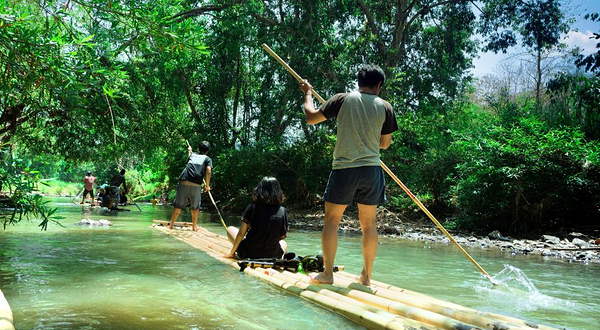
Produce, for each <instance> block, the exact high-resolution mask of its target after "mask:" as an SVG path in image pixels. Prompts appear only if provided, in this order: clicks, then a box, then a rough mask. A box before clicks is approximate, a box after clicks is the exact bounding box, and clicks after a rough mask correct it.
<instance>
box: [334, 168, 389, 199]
mask: <svg viewBox="0 0 600 330" xmlns="http://www.w3.org/2000/svg"><path fill="white" fill-rule="evenodd" d="M323 199H324V200H325V201H326V202H330V203H334V204H340V205H348V204H350V203H352V201H353V200H355V201H356V202H357V203H359V204H364V205H379V204H383V203H385V201H386V198H385V178H384V177H383V170H382V169H381V166H363V167H353V168H345V169H341V170H333V171H331V174H329V180H328V181H327V187H326V188H325V193H324V194H323Z"/></svg>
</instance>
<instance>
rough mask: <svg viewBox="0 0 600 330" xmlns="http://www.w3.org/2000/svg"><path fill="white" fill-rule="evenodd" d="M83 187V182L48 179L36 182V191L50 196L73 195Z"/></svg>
mask: <svg viewBox="0 0 600 330" xmlns="http://www.w3.org/2000/svg"><path fill="white" fill-rule="evenodd" d="M82 189H83V183H74V182H66V181H61V180H58V179H50V180H47V181H41V182H39V183H38V186H37V189H36V190H37V192H39V193H40V194H43V195H52V196H75V195H78V194H79V193H80V192H81V190H82Z"/></svg>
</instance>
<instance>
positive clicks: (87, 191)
mask: <svg viewBox="0 0 600 330" xmlns="http://www.w3.org/2000/svg"><path fill="white" fill-rule="evenodd" d="M88 194H90V196H91V197H92V198H94V189H92V190H87V189H84V190H83V198H85V196H87V195H88Z"/></svg>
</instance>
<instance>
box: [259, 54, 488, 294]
mask: <svg viewBox="0 0 600 330" xmlns="http://www.w3.org/2000/svg"><path fill="white" fill-rule="evenodd" d="M261 47H262V48H263V49H264V50H265V51H267V53H269V54H270V55H271V56H272V57H273V58H275V59H276V60H277V62H279V64H281V65H282V66H283V67H284V68H285V69H286V70H287V71H288V72H289V73H291V74H292V76H294V78H296V80H298V82H303V81H304V79H302V77H300V75H299V74H297V73H296V71H294V70H293V69H292V68H291V67H290V66H289V65H288V64H287V63H286V62H285V61H284V60H282V59H281V57H279V55H277V54H276V53H275V52H274V51H273V50H272V49H271V48H270V47H269V46H267V44H262V45H261ZM312 94H313V95H314V96H315V98H316V99H317V101H319V102H320V103H321V104H323V103H325V99H323V97H321V95H319V94H318V93H317V92H315V91H314V90H313V92H312ZM381 167H382V168H383V170H384V171H385V172H386V173H387V174H388V175H389V176H390V177H391V178H392V179H393V180H394V181H395V182H396V183H397V184H398V185H399V186H400V188H402V190H404V192H405V193H406V194H407V195H408V196H409V197H410V199H412V201H413V202H415V204H417V206H418V207H419V208H420V209H421V210H422V211H423V212H425V214H426V215H427V216H428V217H429V219H431V221H433V223H434V224H435V225H436V226H437V227H438V228H439V229H440V230H441V231H442V233H443V234H444V235H445V236H446V237H447V238H448V239H449V240H450V242H452V244H454V245H455V246H456V247H457V248H458V249H459V250H460V252H462V254H463V255H464V256H465V257H466V258H467V259H469V261H470V262H471V263H472V264H473V265H474V266H475V268H477V270H479V271H480V272H481V273H482V274H483V275H484V276H485V277H486V278H487V279H488V280H489V281H490V282H491V283H492V284H494V285H497V283H495V282H494V280H493V279H492V277H491V276H490V274H489V273H488V272H486V271H485V269H483V267H481V266H480V265H479V264H478V263H477V261H475V259H473V258H472V257H471V255H469V253H468V252H467V251H465V249H463V247H462V246H460V244H458V242H456V240H455V239H454V237H452V235H450V233H449V232H448V231H447V230H446V228H444V226H442V224H441V223H440V222H439V221H437V219H436V218H435V217H434V216H433V214H431V212H429V210H428V209H427V208H426V207H425V205H423V203H421V202H420V201H419V200H418V199H417V197H416V196H415V195H414V194H413V193H412V192H411V191H410V190H408V188H407V187H406V186H405V185H404V184H403V183H402V181H400V179H398V177H396V175H394V173H393V172H392V171H391V170H390V169H389V168H388V167H387V166H386V165H385V164H384V163H383V161H381Z"/></svg>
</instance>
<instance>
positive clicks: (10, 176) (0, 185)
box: [0, 150, 62, 230]
mask: <svg viewBox="0 0 600 330" xmlns="http://www.w3.org/2000/svg"><path fill="white" fill-rule="evenodd" d="M29 165H30V164H28V163H27V162H26V161H24V160H22V159H19V158H15V157H13V155H12V153H11V152H10V151H8V150H0V192H2V191H6V192H7V193H8V194H7V195H6V196H2V195H1V194H0V222H2V225H3V227H4V229H6V226H8V225H15V224H17V223H18V222H20V221H21V220H22V219H23V218H25V219H30V218H32V217H33V218H35V219H38V220H40V221H41V222H40V224H39V226H40V227H41V229H42V230H46V229H47V228H48V223H49V222H55V223H57V224H59V225H60V223H59V222H58V220H59V219H62V217H60V216H58V215H55V213H56V210H57V208H51V207H49V206H48V205H47V204H48V203H49V202H48V201H44V200H43V199H42V196H40V195H36V194H32V193H31V192H32V191H33V190H34V188H35V187H36V185H37V184H38V182H39V172H38V171H36V170H33V169H31V168H30V167H29ZM42 183H43V182H42Z"/></svg>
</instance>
